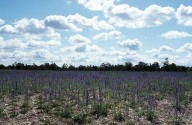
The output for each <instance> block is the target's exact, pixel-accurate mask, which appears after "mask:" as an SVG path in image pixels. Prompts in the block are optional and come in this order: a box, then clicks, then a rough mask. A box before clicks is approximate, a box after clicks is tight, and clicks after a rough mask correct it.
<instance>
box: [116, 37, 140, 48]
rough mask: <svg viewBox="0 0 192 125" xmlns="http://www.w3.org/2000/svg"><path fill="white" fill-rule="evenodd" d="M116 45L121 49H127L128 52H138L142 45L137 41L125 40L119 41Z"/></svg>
mask: <svg viewBox="0 0 192 125" xmlns="http://www.w3.org/2000/svg"><path fill="white" fill-rule="evenodd" d="M117 44H118V45H119V46H120V47H122V48H128V49H130V50H138V49H139V48H140V47H141V46H142V43H141V42H140V41H139V40H138V39H133V40H131V39H127V40H124V41H119V42H117Z"/></svg>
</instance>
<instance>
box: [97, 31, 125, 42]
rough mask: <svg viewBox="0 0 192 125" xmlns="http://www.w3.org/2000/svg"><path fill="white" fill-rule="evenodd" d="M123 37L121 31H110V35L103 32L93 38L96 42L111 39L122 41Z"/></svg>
mask: <svg viewBox="0 0 192 125" xmlns="http://www.w3.org/2000/svg"><path fill="white" fill-rule="evenodd" d="M121 37H122V33H121V32H120V31H116V30H114V31H110V32H108V33H106V32H103V33H99V34H97V35H95V36H94V37H93V39H94V40H110V39H120V38H121Z"/></svg>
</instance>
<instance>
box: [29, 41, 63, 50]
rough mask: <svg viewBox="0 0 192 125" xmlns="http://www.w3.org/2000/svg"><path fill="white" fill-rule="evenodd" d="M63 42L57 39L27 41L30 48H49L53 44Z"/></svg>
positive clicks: (58, 44)
mask: <svg viewBox="0 0 192 125" xmlns="http://www.w3.org/2000/svg"><path fill="white" fill-rule="evenodd" d="M60 45H61V42H60V41H56V40H49V41H35V40H31V41H28V42H27V47H28V48H49V47H53V46H60Z"/></svg>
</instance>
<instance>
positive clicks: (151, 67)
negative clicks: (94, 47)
mask: <svg viewBox="0 0 192 125" xmlns="http://www.w3.org/2000/svg"><path fill="white" fill-rule="evenodd" d="M0 69H1V70H5V69H8V70H61V71H172V72H187V71H192V67H187V66H179V65H176V64H175V63H171V64H170V63H169V61H168V58H166V59H165V62H163V64H162V66H160V65H159V63H158V62H154V63H152V64H149V63H145V62H139V63H138V64H136V65H133V64H132V63H131V62H125V63H124V64H122V65H121V64H117V65H112V64H110V63H102V64H101V65H100V66H95V65H87V66H83V65H80V66H78V67H75V66H73V65H67V64H65V63H64V64H63V66H62V67H59V66H57V65H56V64H55V63H51V64H50V63H45V64H41V65H36V64H33V65H28V64H23V63H17V62H15V63H14V64H12V65H8V66H4V65H3V64H0Z"/></svg>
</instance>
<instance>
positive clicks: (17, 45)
mask: <svg viewBox="0 0 192 125" xmlns="http://www.w3.org/2000/svg"><path fill="white" fill-rule="evenodd" d="M0 43H1V46H0V48H2V49H3V50H5V51H9V52H13V51H15V50H18V49H24V48H26V44H25V43H24V42H23V41H22V40H20V39H18V38H14V39H9V40H0Z"/></svg>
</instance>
